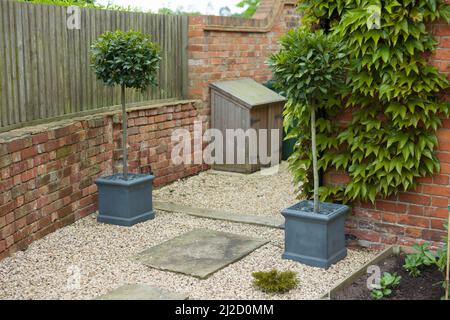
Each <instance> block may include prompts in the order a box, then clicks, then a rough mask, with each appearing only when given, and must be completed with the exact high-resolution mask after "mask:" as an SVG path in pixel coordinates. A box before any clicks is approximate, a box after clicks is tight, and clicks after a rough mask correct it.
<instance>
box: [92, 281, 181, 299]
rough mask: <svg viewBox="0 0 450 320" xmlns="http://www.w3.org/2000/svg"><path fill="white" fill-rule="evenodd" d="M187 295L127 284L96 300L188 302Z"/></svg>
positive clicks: (143, 285)
mask: <svg viewBox="0 0 450 320" xmlns="http://www.w3.org/2000/svg"><path fill="white" fill-rule="evenodd" d="M188 297H189V296H188V295H187V294H182V293H176V292H170V291H166V290H163V289H160V288H156V287H151V286H148V285H145V284H126V285H124V286H122V287H119V288H117V289H114V290H112V291H110V292H108V293H107V294H105V295H103V296H100V297H98V298H97V299H96V300H186V299H187V298H188Z"/></svg>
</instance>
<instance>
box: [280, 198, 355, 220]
mask: <svg viewBox="0 0 450 320" xmlns="http://www.w3.org/2000/svg"><path fill="white" fill-rule="evenodd" d="M305 202H307V203H312V200H302V201H300V202H297V203H296V204H294V205H293V206H290V207H288V208H286V209H283V210H282V211H281V214H282V215H283V216H284V217H301V218H303V219H311V220H316V221H323V222H330V221H332V220H334V219H336V218H338V217H339V216H341V215H342V214H343V213H346V212H348V211H349V210H350V207H349V206H347V205H344V204H337V203H330V202H320V205H328V206H333V207H335V210H333V211H331V212H329V213H320V212H319V213H314V212H308V211H302V210H300V209H296V207H297V206H298V205H299V204H301V203H305Z"/></svg>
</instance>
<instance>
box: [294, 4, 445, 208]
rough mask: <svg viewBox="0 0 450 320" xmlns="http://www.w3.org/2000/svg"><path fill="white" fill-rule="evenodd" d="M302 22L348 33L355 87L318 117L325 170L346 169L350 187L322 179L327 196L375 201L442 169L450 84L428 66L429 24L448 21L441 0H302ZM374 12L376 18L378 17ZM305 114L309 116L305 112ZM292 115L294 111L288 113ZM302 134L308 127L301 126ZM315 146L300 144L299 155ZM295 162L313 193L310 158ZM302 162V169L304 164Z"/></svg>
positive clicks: (431, 40)
mask: <svg viewBox="0 0 450 320" xmlns="http://www.w3.org/2000/svg"><path fill="white" fill-rule="evenodd" d="M299 8H300V10H301V11H302V13H303V24H305V25H307V26H309V27H310V28H312V29H317V28H321V29H324V30H325V31H326V32H330V33H331V34H333V35H336V36H338V37H340V38H341V39H343V41H345V42H346V44H347V45H348V47H349V49H350V52H349V57H350V61H351V64H350V69H349V72H348V74H347V84H348V86H349V88H350V94H348V95H343V96H342V97H335V98H336V99H339V100H340V101H343V103H342V106H341V107H339V105H338V104H336V106H337V107H339V110H333V112H330V110H327V109H324V110H323V112H322V113H321V117H319V119H318V129H317V130H318V136H320V139H318V141H317V146H318V149H319V150H320V158H319V160H318V162H319V169H322V170H324V171H326V170H328V169H334V170H343V171H344V172H346V173H347V174H348V175H349V177H350V182H349V183H348V184H347V185H345V186H339V188H338V189H337V188H336V186H332V188H334V189H333V190H330V189H329V187H328V186H322V188H321V190H320V193H321V198H323V199H324V200H325V199H326V198H334V199H337V200H343V201H346V202H348V201H352V200H362V201H371V202H374V201H375V199H376V198H377V197H381V198H385V197H389V196H391V195H393V194H396V193H398V192H399V191H406V190H412V189H414V187H415V186H416V184H417V178H419V177H425V176H429V175H432V174H435V173H436V172H439V170H440V165H439V161H438V159H437V157H436V156H435V154H434V150H435V148H436V146H437V138H436V130H437V129H438V127H439V126H440V124H441V120H440V116H441V115H442V114H448V113H449V106H448V103H444V102H442V99H441V96H442V94H443V92H444V91H445V89H447V88H448V87H449V83H448V81H447V79H446V77H445V76H444V75H443V74H440V73H439V72H438V70H437V69H436V68H435V67H434V66H432V65H430V63H429V62H428V57H429V55H430V54H431V53H432V52H433V51H435V49H436V45H437V41H436V39H435V38H434V37H433V36H432V34H431V33H430V30H429V29H428V28H426V24H427V23H430V22H433V21H436V20H437V19H441V18H442V19H444V20H446V21H450V7H449V5H447V4H446V3H445V1H443V0H433V1H429V0H415V1H413V0H407V1H397V0H385V1H379V0H325V1H323V0H301V1H300V5H299ZM374 19H375V20H377V22H376V23H375V22H374ZM336 111H337V112H338V113H344V112H348V113H352V119H351V120H350V122H349V123H346V124H341V123H339V122H338V121H331V120H332V119H334V118H335V112H336ZM299 115H300V116H301V117H302V118H303V121H305V120H306V119H307V117H308V116H309V115H308V114H306V113H303V114H299ZM288 121H289V118H288ZM297 134H299V135H305V134H308V133H307V130H306V128H304V127H300V128H299V130H298V132H297ZM299 153H303V154H305V153H306V154H309V153H311V150H310V148H309V147H308V146H307V145H306V144H303V143H301V144H300V145H299V146H298V151H297V152H296V154H295V155H293V157H292V160H293V161H299V160H298V154H299ZM302 160H303V162H302V164H303V166H302V167H300V166H295V167H292V169H293V170H294V175H296V176H297V178H299V176H300V177H301V178H299V180H303V181H304V187H303V190H302V191H303V192H304V193H305V195H306V196H310V195H311V190H312V188H311V186H310V184H311V182H310V181H311V180H310V179H309V177H310V176H311V172H312V171H313V169H312V168H311V163H310V161H308V159H302ZM300 168H301V169H300Z"/></svg>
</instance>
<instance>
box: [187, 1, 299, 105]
mask: <svg viewBox="0 0 450 320" xmlns="http://www.w3.org/2000/svg"><path fill="white" fill-rule="evenodd" d="M255 17H257V18H258V19H243V18H242V19H239V18H230V17H225V18H224V17H221V18H215V19H214V18H212V17H208V16H194V17H190V18H189V95H190V97H191V98H198V99H202V100H203V101H205V102H207V101H208V99H209V88H208V85H209V84H210V83H211V82H215V81H220V80H228V79H236V78H242V77H249V78H253V79H254V80H255V81H257V82H260V83H262V82H265V81H267V80H269V79H270V78H271V72H270V70H269V68H268V66H267V65H266V61H267V58H268V57H269V56H270V55H271V54H272V53H274V52H276V51H277V50H278V48H279V45H278V40H279V38H280V36H281V35H282V34H284V33H285V32H286V31H288V30H289V29H292V28H294V27H295V26H298V25H299V16H298V13H297V11H296V9H295V1H282V0H263V1H262V4H261V7H260V9H259V11H258V12H257V13H256V14H255ZM230 25H232V26H233V27H232V28H230Z"/></svg>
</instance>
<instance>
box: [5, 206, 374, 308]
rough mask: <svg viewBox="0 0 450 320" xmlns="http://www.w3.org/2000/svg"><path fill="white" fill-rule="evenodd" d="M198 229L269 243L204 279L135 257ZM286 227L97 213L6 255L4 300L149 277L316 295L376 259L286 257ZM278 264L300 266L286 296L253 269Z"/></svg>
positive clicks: (75, 295)
mask: <svg viewBox="0 0 450 320" xmlns="http://www.w3.org/2000/svg"><path fill="white" fill-rule="evenodd" d="M197 228H208V229H211V230H219V231H226V232H232V233H237V234H243V235H249V236H252V237H255V238H261V239H267V240H270V241H271V242H270V243H269V244H267V245H265V246H263V247H261V248H259V249H258V250H256V251H254V252H253V253H251V254H250V255H248V256H246V257H245V258H243V259H242V260H240V261H238V262H236V263H234V264H232V265H230V266H228V267H226V268H224V269H222V270H220V271H218V272H216V273H214V274H213V275H212V276H210V277H209V278H208V279H206V280H199V279H196V278H193V277H190V276H185V275H182V274H176V273H171V272H165V271H159V270H156V269H152V268H148V267H146V266H143V265H141V264H139V263H137V262H134V261H133V260H132V259H131V257H132V256H134V255H136V254H137V253H139V252H141V251H142V250H144V249H146V248H149V247H151V246H154V245H156V244H159V243H162V242H164V241H166V240H169V239H172V238H173V237H176V236H178V235H181V234H183V233H185V232H188V231H191V230H193V229H197ZM282 246H283V231H282V230H278V229H271V228H266V227H258V226H251V225H242V224H235V223H230V222H225V221H215V220H209V219H200V218H194V217H190V216H187V215H184V214H177V213H163V212H157V217H156V219H155V220H152V221H147V222H145V223H142V224H139V225H136V226H134V227H131V228H121V227H117V226H110V225H104V224H99V223H97V222H96V220H95V215H92V216H89V217H87V218H84V219H82V220H80V221H78V222H76V223H74V224H73V225H70V226H68V227H65V228H63V229H60V230H57V231H56V232H54V233H52V234H50V235H48V236H46V237H45V238H44V239H41V240H38V241H36V242H34V243H32V244H31V245H30V247H29V248H28V249H27V250H26V251H24V252H18V253H16V254H15V255H14V256H12V257H9V258H6V259H4V260H3V261H0V299H93V298H95V297H97V296H99V295H102V294H104V293H106V292H108V291H110V290H111V289H114V288H117V287H119V286H121V285H123V284H132V283H143V284H148V285H152V286H157V287H160V288H165V289H168V290H171V291H175V292H186V293H188V294H189V296H190V299H315V298H318V297H320V295H322V294H323V293H325V292H326V291H327V290H329V289H330V288H332V287H333V285H335V284H336V283H338V282H339V281H340V280H343V279H344V278H345V277H346V276H348V275H350V274H351V273H352V272H353V271H355V270H356V269H358V268H360V267H361V266H362V265H363V264H365V263H367V262H368V261H370V259H372V258H373V257H374V255H375V254H376V253H375V252H369V251H364V250H361V251H360V250H358V251H355V250H349V253H348V256H347V258H346V259H344V260H343V261H341V262H339V263H338V264H336V265H334V266H332V267H331V268H329V269H328V270H322V269H319V268H312V267H308V266H305V265H302V264H299V263H296V262H293V261H287V260H282V259H281V254H282ZM272 268H278V269H280V270H288V269H289V270H294V271H297V272H298V277H299V280H300V285H299V286H298V288H297V289H294V290H292V291H290V292H289V293H287V294H284V295H269V294H265V293H262V292H260V291H258V290H256V289H255V288H253V286H252V277H251V273H252V272H255V271H261V270H270V269H272ZM77 269H79V270H80V272H81V278H80V279H81V282H80V287H79V288H78V289H74V288H70V287H68V286H67V284H68V280H69V283H73V282H71V281H70V279H71V276H72V275H73V270H77Z"/></svg>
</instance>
